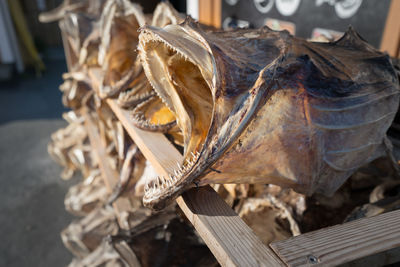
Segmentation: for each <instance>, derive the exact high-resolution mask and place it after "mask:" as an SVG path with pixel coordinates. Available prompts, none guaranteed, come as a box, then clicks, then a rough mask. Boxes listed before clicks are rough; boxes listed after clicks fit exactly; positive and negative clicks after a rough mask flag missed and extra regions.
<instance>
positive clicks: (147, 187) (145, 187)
mask: <svg viewBox="0 0 400 267" xmlns="http://www.w3.org/2000/svg"><path fill="white" fill-rule="evenodd" d="M144 191H145V192H146V191H149V184H145V186H144Z"/></svg>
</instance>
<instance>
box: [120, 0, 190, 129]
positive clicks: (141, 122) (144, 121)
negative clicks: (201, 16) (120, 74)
mask: <svg viewBox="0 0 400 267" xmlns="http://www.w3.org/2000/svg"><path fill="white" fill-rule="evenodd" d="M183 21H184V18H183V16H181V15H180V14H179V13H178V11H176V10H175V9H174V8H173V7H172V5H171V4H170V3H168V2H161V3H159V4H158V5H157V7H156V9H155V11H154V15H153V19H152V21H151V25H152V26H156V27H164V26H166V25H169V24H178V23H181V22H183ZM131 86H132V88H131V89H130V90H129V91H126V92H124V93H121V94H120V97H119V99H118V100H119V102H120V104H121V106H123V107H128V106H129V107H132V106H136V108H135V109H134V110H133V111H132V123H133V124H134V125H135V126H136V127H138V128H140V129H144V130H147V131H155V132H171V131H174V132H177V131H178V130H179V129H177V128H176V127H175V128H174V126H175V125H176V122H175V116H174V115H173V113H172V112H171V111H170V110H169V109H168V108H167V107H166V106H165V105H164V103H163V102H162V101H161V99H160V98H159V97H158V96H157V95H155V93H154V91H153V89H152V87H151V86H150V84H149V82H148V80H147V78H146V76H145V75H144V73H143V72H142V74H141V76H140V77H138V79H136V80H135V82H134V84H132V85H131ZM139 103H140V105H138V104H139ZM137 105H138V106H137Z"/></svg>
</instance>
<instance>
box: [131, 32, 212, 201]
mask: <svg viewBox="0 0 400 267" xmlns="http://www.w3.org/2000/svg"><path fill="white" fill-rule="evenodd" d="M166 28H172V29H174V28H176V27H175V25H170V26H167V27H166ZM176 29H179V28H176ZM159 31H163V30H161V29H160V28H156V27H151V26H147V27H145V28H144V29H143V30H142V33H141V35H140V40H139V42H140V45H139V50H140V52H141V56H142V63H143V67H144V69H145V71H146V75H147V76H148V78H149V81H150V83H151V84H152V86H153V88H154V89H155V91H156V92H157V94H158V96H159V97H160V98H161V100H162V101H163V103H164V104H165V105H166V106H167V107H168V108H169V109H170V110H171V111H172V112H173V114H174V115H175V116H176V118H177V124H178V126H179V128H180V129H181V131H182V134H183V138H184V147H185V151H184V159H185V161H184V162H183V163H182V164H178V165H177V168H176V170H175V172H174V173H172V174H170V175H169V177H157V179H155V180H153V181H150V182H149V183H148V184H147V185H146V187H145V196H144V204H145V205H147V206H153V204H154V203H155V202H158V203H161V202H163V201H160V200H161V199H162V198H163V196H164V197H165V198H170V199H171V200H173V199H174V198H175V197H171V196H172V195H179V193H180V192H181V190H180V189H182V190H183V189H184V188H186V187H187V186H191V184H193V180H192V179H190V178H188V175H189V173H191V171H192V170H193V169H194V167H195V166H199V167H200V168H201V165H202V164H200V162H201V161H199V159H200V154H201V151H202V150H203V147H204V144H205V140H206V137H207V135H208V131H209V128H210V125H211V121H212V114H213V112H212V111H213V108H214V107H213V92H212V90H211V87H212V86H213V85H212V76H213V73H212V71H213V67H212V65H213V62H212V58H211V55H210V53H209V52H208V51H207V49H206V48H204V47H202V46H199V45H198V42H197V41H196V40H194V39H193V40H190V39H186V40H185V39H182V37H181V36H179V37H180V38H179V40H178V39H176V41H178V42H179V41H184V42H185V43H184V44H180V45H178V44H176V43H175V44H174V43H171V42H169V40H171V39H173V38H168V41H167V40H165V39H163V38H162V35H159V34H158V33H159ZM166 34H167V35H168V33H166ZM178 35H179V33H178ZM193 45H194V46H196V49H197V50H198V55H200V57H199V56H194V57H193V56H192V53H191V52H190V51H188V50H186V51H185V49H182V50H181V49H179V48H178V47H190V46H193ZM199 167H197V168H199ZM163 205H164V204H163ZM153 208H157V207H154V206H153ZM160 208H162V207H160Z"/></svg>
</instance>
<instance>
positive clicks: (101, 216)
mask: <svg viewBox="0 0 400 267" xmlns="http://www.w3.org/2000/svg"><path fill="white" fill-rule="evenodd" d="M118 229H119V227H118V222H117V219H116V215H115V212H114V210H113V209H112V208H111V207H108V206H106V207H104V208H101V209H97V210H94V211H93V212H91V213H90V214H89V215H87V216H86V217H83V218H82V219H80V220H75V221H73V222H72V223H71V224H70V225H69V226H68V227H67V228H66V229H64V230H63V231H62V232H61V238H62V241H63V243H64V245H65V247H66V248H67V249H68V250H70V251H71V252H72V254H74V255H75V256H76V257H78V258H83V257H86V256H87V255H88V254H89V253H91V252H92V251H94V250H95V249H96V248H97V247H98V246H99V245H100V244H101V242H102V240H103V238H104V237H105V236H108V235H112V234H116V233H117V232H118Z"/></svg>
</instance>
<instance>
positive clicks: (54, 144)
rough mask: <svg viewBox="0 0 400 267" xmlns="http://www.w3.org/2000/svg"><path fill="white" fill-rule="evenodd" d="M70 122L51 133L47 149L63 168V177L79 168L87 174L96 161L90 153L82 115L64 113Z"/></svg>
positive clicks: (70, 174) (67, 176)
mask: <svg viewBox="0 0 400 267" xmlns="http://www.w3.org/2000/svg"><path fill="white" fill-rule="evenodd" d="M64 118H66V120H67V121H68V120H69V122H70V124H69V125H68V126H67V127H66V128H63V129H60V130H58V131H56V132H55V133H53V134H52V136H51V141H50V143H49V144H48V147H47V150H48V153H49V154H50V156H51V157H52V158H53V159H54V160H55V161H56V162H57V163H58V164H60V165H61V166H63V167H64V168H65V169H64V171H63V173H62V174H61V177H62V178H63V179H69V178H71V177H72V175H73V173H74V171H76V170H81V171H82V172H83V174H84V175H85V176H88V175H89V172H90V170H91V169H93V168H94V167H95V166H96V165H97V162H96V161H95V160H94V158H93V157H92V155H91V152H90V145H89V141H88V136H87V133H86V129H85V127H84V125H83V119H82V117H80V116H78V115H77V114H76V113H74V112H73V111H70V112H68V113H66V114H64Z"/></svg>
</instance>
